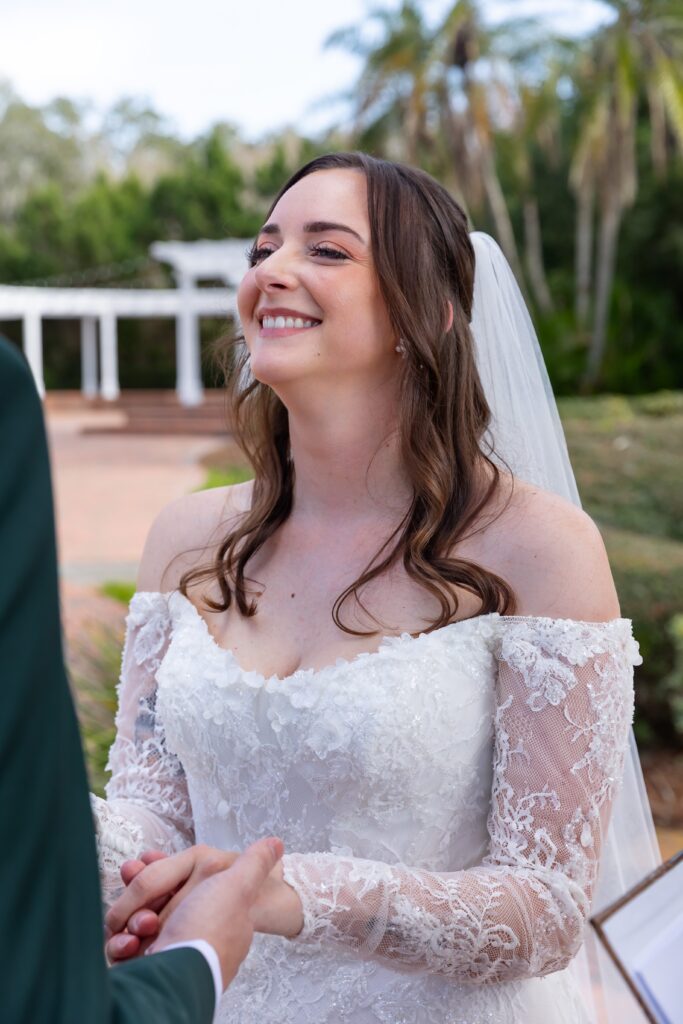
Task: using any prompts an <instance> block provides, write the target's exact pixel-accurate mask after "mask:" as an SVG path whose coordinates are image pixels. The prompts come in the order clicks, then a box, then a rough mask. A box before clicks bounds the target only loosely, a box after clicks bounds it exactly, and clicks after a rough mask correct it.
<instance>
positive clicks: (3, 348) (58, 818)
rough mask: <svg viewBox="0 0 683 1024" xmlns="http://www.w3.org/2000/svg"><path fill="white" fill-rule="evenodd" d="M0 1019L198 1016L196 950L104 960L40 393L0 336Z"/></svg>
mask: <svg viewBox="0 0 683 1024" xmlns="http://www.w3.org/2000/svg"><path fill="white" fill-rule="evenodd" d="M0 685H1V692H0V816H1V818H0V822H1V828H0V1005H1V1006H2V1010H0V1018H1V1019H2V1021H3V1022H4V1024H105V1022H106V1024H114V1022H116V1024H133V1022H140V1024H166V1022H168V1024H181V1022H183V1024H202V1022H204V1021H206V1022H208V1021H210V1020H211V1019H212V1017H213V1013H214V1008H215V992H214V985H213V979H212V976H211V970H210V968H209V966H208V964H207V962H206V960H205V959H204V958H203V957H202V955H201V953H199V952H197V951H196V950H194V949H179V950H173V951H171V952H168V953H160V954H158V955H156V956H150V957H145V958H144V959H141V960H138V961H135V962H133V963H130V964H126V965H123V966H121V967H117V968H115V969H113V970H112V971H108V970H107V968H106V966H105V963H104V957H103V934H102V918H101V910H100V894H99V883H98V876H97V863H96V856H95V844H94V835H93V824H92V817H91V814H90V807H89V802H88V795H87V785H86V776H85V769H84V764H83V757H82V753H81V746H80V739H79V733H78V727H77V723H76V717H75V714H74V708H73V704H72V701H71V696H70V694H69V689H68V684H67V680H66V674H65V670H64V667H63V659H62V644H61V632H60V621H59V600H58V590H57V571H56V558H55V539H54V525H53V516H52V494H51V487H50V473H49V464H48V456H47V446H46V441H45V432H44V426H43V418H42V410H41V407H40V400H39V399H38V396H37V394H36V390H35V386H34V384H33V380H32V378H31V375H30V373H29V371H28V369H27V367H26V365H25V363H24V361H23V359H22V357H21V355H20V354H19V352H18V351H17V350H15V349H13V348H12V347H10V346H8V345H7V344H6V343H4V342H2V341H0Z"/></svg>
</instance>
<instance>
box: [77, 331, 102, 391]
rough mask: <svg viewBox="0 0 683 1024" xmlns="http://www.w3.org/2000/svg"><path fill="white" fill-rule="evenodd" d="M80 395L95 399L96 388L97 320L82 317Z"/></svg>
mask: <svg viewBox="0 0 683 1024" xmlns="http://www.w3.org/2000/svg"><path fill="white" fill-rule="evenodd" d="M81 393H82V395H83V397H84V398H96V397H97V393H98V388H97V320H96V319H95V317H94V316H84V317H83V319H82V320H81Z"/></svg>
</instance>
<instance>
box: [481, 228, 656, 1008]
mask: <svg viewBox="0 0 683 1024" xmlns="http://www.w3.org/2000/svg"><path fill="white" fill-rule="evenodd" d="M470 238H471V240H472V244H473V246H474V251H475V260H476V263H475V279H474V306H473V313H472V323H471V327H472V333H473V336H474V341H475V352H476V359H477V365H478V368H479V374H480V377H481V380H482V384H483V387H484V391H485V394H486V398H487V400H488V403H489V406H490V408H491V413H492V419H491V426H490V429H489V431H488V432H487V436H486V437H485V438H484V444H483V446H484V449H485V450H486V452H487V454H489V453H492V458H493V459H494V460H496V461H499V462H500V463H501V464H502V465H504V466H506V467H507V468H508V469H509V470H511V471H512V473H513V474H514V476H516V477H519V478H520V479H521V480H525V481H527V482H529V483H533V484H537V485H538V486H539V487H542V488H544V489H545V490H548V491H552V492H554V493H556V494H559V495H561V496H562V497H564V498H566V499H567V500H569V501H572V502H573V503H574V504H576V505H579V506H580V505H581V499H580V496H579V492H578V488H577V486H576V481H575V479H574V472H573V470H572V466H571V462H570V459H569V454H568V451H567V444H566V441H565V437H564V432H563V430H562V424H561V422H560V417H559V414H558V411H557V405H556V403H555V398H554V395H553V391H552V387H551V384H550V379H549V377H548V373H547V370H546V367H545V363H544V360H543V354H542V352H541V348H540V345H539V343H538V339H537V337H536V332H535V330H534V327H533V324H532V322H531V318H530V316H529V313H528V310H527V308H526V304H525V302H524V299H523V297H522V294H521V292H520V290H519V287H518V285H517V282H516V280H515V278H514V275H513V273H512V270H511V269H510V267H509V265H508V263H507V261H506V259H505V257H504V256H503V253H502V252H501V250H500V248H499V247H498V245H497V244H496V242H494V240H493V239H492V238H490V237H489V236H488V235H486V234H483V233H481V232H473V233H472V234H471V235H470ZM660 859H661V858H660V854H659V847H658V844H657V838H656V835H655V830H654V824H653V821H652V814H651V811H650V805H649V803H648V800H647V795H646V792H645V786H644V783H643V775H642V771H641V767H640V760H639V757H638V751H637V748H636V743H635V739H634V736H633V731H632V730H631V736H630V741H629V748H628V751H627V754H626V760H625V769H624V779H623V783H622V787H621V790H620V792H619V795H618V796H617V798H616V800H615V803H614V808H613V813H612V820H611V823H610V826H609V830H608V835H607V840H606V843H605V845H604V847H603V851H602V857H601V866H600V874H599V878H598V885H597V889H596V895H595V899H594V903H593V910H594V912H595V911H597V910H600V909H602V908H603V907H605V906H607V905H608V904H609V903H611V902H612V901H613V900H615V899H616V898H617V897H618V896H620V895H622V893H624V892H625V891H626V890H627V889H629V888H630V887H631V886H633V885H635V883H636V882H638V881H640V880H641V879H642V878H643V877H644V876H645V875H646V874H648V872H650V871H651V870H652V869H653V868H654V867H656V866H657V864H659V862H660ZM570 969H571V970H573V971H574V972H575V973H576V975H577V977H578V979H579V981H580V983H581V987H582V992H583V995H584V1000H585V1001H586V1004H587V1008H588V1011H589V1014H590V1015H591V1018H592V1020H593V1021H594V1022H595V1024H603V1022H608V1024H617V1022H618V1024H631V1022H633V1024H636V1022H640V1021H641V1020H642V1016H641V1011H640V1010H639V1008H638V1007H637V1005H636V1003H635V1000H633V999H632V997H631V996H630V994H629V993H628V991H627V990H626V986H625V984H624V983H623V981H622V980H621V978H620V976H619V975H618V974H617V972H616V969H615V968H614V967H613V966H612V964H611V961H609V959H608V957H607V955H606V954H605V953H604V952H603V951H602V949H601V948H599V947H598V943H597V940H596V939H595V936H594V935H593V934H592V932H591V931H590V930H589V929H588V928H587V934H586V942H585V944H584V947H583V950H582V953H580V954H579V956H578V957H577V958H576V961H575V962H574V964H573V965H572V967H571V968H570Z"/></svg>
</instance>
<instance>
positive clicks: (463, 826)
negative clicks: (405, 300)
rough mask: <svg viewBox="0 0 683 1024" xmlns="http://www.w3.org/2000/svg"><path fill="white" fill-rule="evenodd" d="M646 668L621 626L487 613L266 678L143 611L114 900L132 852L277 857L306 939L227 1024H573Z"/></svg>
mask: <svg viewBox="0 0 683 1024" xmlns="http://www.w3.org/2000/svg"><path fill="white" fill-rule="evenodd" d="M638 661H639V657H638V652H637V645H636V644H635V642H634V641H633V639H632V636H631V630H630V623H629V622H628V621H627V620H623V619H618V620H614V621H612V622H608V623H581V622H574V621H572V620H563V619H549V618H522V617H505V616H499V615H497V614H492V615H484V616H480V617H477V618H473V619H468V620H465V621H461V622H455V623H452V624H451V625H448V626H445V627H443V628H441V629H438V630H435V631H434V632H432V633H430V634H424V635H421V636H420V637H417V638H414V637H411V636H410V635H408V634H406V635H403V636H400V637H390V638H385V639H384V641H383V642H382V644H381V646H380V648H379V649H378V650H377V651H376V652H373V653H371V654H361V655H359V656H357V657H356V658H354V659H353V660H351V661H341V660H340V661H338V662H337V663H336V664H334V665H331V666H328V667H327V668H325V669H322V670H309V669H303V670H299V671H297V672H295V673H293V674H292V675H291V676H288V677H286V678H283V679H280V678H277V677H275V676H273V677H270V678H265V677H264V676H262V675H260V674H259V673H257V672H249V671H244V670H243V669H242V668H241V667H240V665H239V664H238V663H237V661H236V659H235V657H234V655H233V654H232V653H231V652H230V651H227V650H224V649H223V648H221V647H219V646H218V645H217V644H216V643H215V641H214V640H213V639H212V637H211V636H210V634H209V633H208V630H207V627H206V625H205V623H204V621H203V619H202V618H201V617H200V616H199V614H198V612H197V611H196V609H195V608H194V606H193V605H192V604H191V603H190V602H189V601H188V600H187V599H186V598H184V597H183V596H182V595H181V594H179V593H174V594H171V595H162V594H138V595H136V596H135V598H134V599H133V602H132V604H131V609H130V615H129V619H128V635H127V642H126V650H125V653H124V662H123V671H122V682H121V687H120V695H119V697H120V705H119V714H118V720H117V724H118V733H117V738H116V741H115V743H114V746H113V748H112V751H111V756H110V762H111V768H112V772H113V775H112V780H111V782H110V784H109V787H108V800H107V802H104V801H96V802H95V803H96V811H97V815H98V819H99V842H100V852H101V858H102V864H103V872H104V878H105V882H106V883H108V885H109V888H110V889H111V888H113V887H115V886H116V885H117V883H118V880H117V878H116V868H117V865H118V863H120V861H121V860H123V859H125V858H126V857H128V856H131V855H133V854H135V853H137V852H139V850H140V849H141V848H150V847H157V848H161V849H164V850H166V851H168V852H171V851H173V850H175V849H179V848H181V847H182V846H184V845H187V844H188V843H190V842H193V841H197V842H204V843H208V844H210V845H214V846H219V847H222V848H227V849H241V848H243V847H244V846H245V845H246V844H248V843H249V842H251V841H252V840H254V839H256V838H258V837H259V836H261V835H264V834H276V835H279V836H281V837H282V839H283V840H284V842H285V846H286V850H287V854H286V856H285V877H286V879H287V881H288V882H289V883H290V884H291V885H292V886H293V887H294V888H295V889H296V891H297V892H298V894H299V895H300V897H301V900H302V904H303V907H304V918H305V924H304V929H303V932H302V934H301V935H300V936H299V937H298V938H297V939H296V940H284V939H280V938H277V937H271V936H257V938H256V940H255V942H254V945H253V947H252V951H251V953H250V954H249V957H248V959H247V961H246V962H245V964H244V965H243V967H242V969H241V970H240V973H239V976H238V978H237V980H236V982H235V983H234V984H233V986H232V987H231V988H230V990H229V991H228V993H226V995H225V996H224V999H223V1003H222V1006H221V1011H220V1016H219V1020H221V1021H225V1022H227V1021H235V1022H237V1021H239V1022H240V1024H251V1022H252V1021H253V1022H258V1024H271V1022H272V1024H275V1022H276V1021H277V1022H278V1024H314V1022H315V1024H323V1022H328V1021H329V1022H333V1021H335V1022H336V1021H349V1022H353V1024H366V1022H367V1024H378V1022H382V1024H399V1022H401V1021H404V1020H405V1021H411V1022H416V1024H420V1022H425V1024H426V1022H440V1024H441V1022H444V1024H445V1022H448V1024H458V1022H462V1024H465V1022H478V1021H486V1020H491V1021H496V1022H498V1024H512V1022H513V1021H518V1020H522V1019H524V1020H525V1021H531V1022H533V1024H536V1021H538V1022H539V1024H540V1021H543V1022H544V1024H546V1022H552V1024H560V1022H562V1024H564V1022H565V1021H566V1022H569V1021H571V1022H572V1024H575V1022H577V1021H581V1020H583V1019H584V1017H583V1016H582V1010H581V1008H580V1005H579V999H578V995H577V994H576V992H575V990H574V988H573V986H572V984H571V979H570V978H569V977H568V972H567V971H565V970H564V968H565V967H566V966H567V965H568V964H569V962H570V961H571V959H572V957H573V955H574V954H575V953H576V951H577V949H578V948H579V946H580V944H581V941H582V935H583V928H584V925H585V921H586V918H587V914H588V911H589V907H590V899H591V895H592V891H593V888H594V884H595V878H596V873H597V868H598V860H599V854H600V849H601V844H602V841H603V838H604V833H605V829H606V827H607V822H608V818H609V811H610V806H611V803H612V800H613V797H614V794H615V790H616V787H617V786H618V782H619V778H620V775H621V770H622V763H623V756H624V750H625V747H626V742H627V735H628V728H629V725H630V722H631V718H632V706H633V691H632V666H633V664H635V663H637V662H638ZM544 975H552V977H551V978H547V979H545V980H544V981H540V979H541V977H542V976H544ZM549 1000H550V1004H551V1008H549Z"/></svg>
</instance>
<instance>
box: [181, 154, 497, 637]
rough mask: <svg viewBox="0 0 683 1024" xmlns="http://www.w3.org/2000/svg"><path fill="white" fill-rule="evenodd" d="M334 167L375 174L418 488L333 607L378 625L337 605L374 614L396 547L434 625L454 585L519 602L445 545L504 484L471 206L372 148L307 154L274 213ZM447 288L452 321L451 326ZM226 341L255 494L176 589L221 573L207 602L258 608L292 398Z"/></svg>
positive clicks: (452, 597)
mask: <svg viewBox="0 0 683 1024" xmlns="http://www.w3.org/2000/svg"><path fill="white" fill-rule="evenodd" d="M336 169H342V170H355V171H360V172H361V173H362V174H364V175H365V178H366V182H367V195H368V216H369V219H370V237H371V249H372V256H373V260H374V267H375V272H376V274H377V279H378V282H379V286H380V289H381V294H382V296H383V298H384V301H385V303H386V306H387V309H388V311H389V315H390V319H391V322H392V324H393V327H394V329H395V331H396V335H397V336H398V337H400V338H401V339H402V342H403V345H404V347H405V358H404V359H401V360H400V363H401V374H402V376H401V381H400V406H399V408H400V413H399V418H400V421H399V423H398V431H399V436H400V449H401V455H402V459H403V463H404V466H405V470H406V472H407V475H408V478H409V479H410V481H411V483H412V487H413V500H412V503H411V505H410V507H409V508H408V510H407V512H406V514H405V516H404V518H403V520H402V521H401V523H400V524H399V526H398V527H397V528H396V530H395V531H394V532H393V533H392V534H391V536H390V537H389V538H388V539H387V540H386V542H385V543H384V545H383V546H382V548H381V549H380V550H379V551H378V552H377V554H376V555H375V556H374V557H373V558H372V559H371V561H370V562H369V563H368V565H367V567H366V569H365V570H364V571H363V573H362V574H361V575H360V576H359V578H358V579H357V580H355V581H354V582H353V583H352V584H351V585H350V586H349V587H347V588H346V590H344V591H343V593H341V594H340V595H339V597H338V598H337V599H336V601H335V603H334V607H333V609H332V617H333V619H334V622H335V623H336V625H337V626H338V627H339V628H340V629H341V630H343V631H344V632H346V633H351V634H353V635H355V636H373V635H375V634H376V633H377V632H378V630H370V631H360V630H355V629H351V628H350V627H349V626H345V625H344V624H343V622H342V621H341V618H340V612H341V609H342V605H343V604H344V603H345V601H346V600H347V599H348V598H349V597H351V596H352V595H353V596H354V598H355V600H356V601H357V603H358V604H359V606H360V607H361V608H362V609H363V610H364V611H365V612H366V613H367V614H368V615H370V617H371V618H372V619H373V620H374V622H376V623H377V622H378V620H377V618H376V617H375V616H374V615H372V613H371V612H369V610H368V609H367V608H366V607H365V605H364V604H363V601H362V599H361V596H360V591H361V589H362V588H363V587H364V586H365V585H366V584H367V583H368V582H369V581H370V580H372V579H375V578H376V577H378V576H379V575H381V573H383V572H385V571H387V570H388V569H389V568H390V567H391V566H392V565H393V564H395V563H396V562H397V561H398V559H401V560H402V562H403V566H404V568H405V571H406V573H407V574H408V576H410V577H411V579H413V580H415V582H416V583H419V584H420V586H422V587H424V588H425V590H427V591H428V592H429V593H430V594H432V595H433V596H434V597H435V598H436V599H437V600H438V602H439V605H440V608H441V611H440V614H439V615H438V616H437V617H436V618H435V619H434V621H433V622H432V623H431V624H430V626H429V628H428V630H426V631H427V632H429V631H431V630H434V629H438V628H440V627H441V626H444V625H446V624H448V623H449V622H451V621H453V619H455V618H456V617H457V612H458V606H459V602H458V597H457V593H456V588H461V589H463V590H465V591H468V592H469V593H471V594H473V595H475V596H477V597H478V598H479V599H480V602H481V606H480V608H479V610H478V614H486V613H488V612H494V611H498V612H501V613H502V614H512V613H514V609H515V598H514V593H513V591H512V589H511V588H510V586H509V584H508V583H506V581H505V580H504V579H502V578H501V577H500V576H497V575H496V574H495V573H493V572H490V571H488V570H486V569H483V568H482V567H481V566H479V565H477V564H475V563H473V562H471V561H468V560H466V559H463V558H457V557H453V556H452V555H451V554H450V552H452V550H453V549H454V547H455V545H456V544H457V543H458V542H459V541H462V540H464V539H465V538H466V537H468V536H472V535H473V534H474V533H476V532H479V530H481V529H482V528H483V526H482V524H481V523H478V521H479V517H480V516H481V515H482V513H483V512H484V511H485V509H486V507H487V506H488V504H489V502H491V500H492V499H493V498H494V497H495V496H496V494H497V493H498V492H499V490H500V472H499V470H498V467H497V466H496V464H495V463H494V462H493V461H492V459H491V455H492V454H493V452H492V450H491V449H490V448H487V446H486V442H485V437H486V430H487V427H488V425H489V421H490V416H491V414H490V411H489V407H488V405H487V402H486V398H485V396H484V392H483V389H482V385H481V381H480V379H479V374H478V372H477V368H476V364H475V359H474V351H473V340H472V334H471V332H470V326H469V324H470V320H471V318H472V299H473V290H474V250H473V248H472V243H471V241H470V237H469V229H468V224H467V217H466V215H465V213H464V212H463V210H462V209H461V208H460V206H459V205H458V204H457V203H456V202H455V200H454V199H453V198H452V197H451V196H450V195H449V193H448V192H447V191H446V190H445V189H444V188H443V187H442V186H441V185H439V183H438V182H436V181H435V180H434V179H433V178H432V177H430V176H429V175H428V174H426V173H424V172H423V171H420V170H417V169H416V168H413V167H407V166H404V165H402V164H397V163H391V162H389V161H387V160H379V159H376V158H375V157H371V156H368V155H367V154H365V153H331V154H328V155H326V156H321V157H317V158H316V159H314V160H311V161H310V163H307V164H306V165H305V166H304V167H302V168H301V169H300V170H298V171H297V172H296V173H295V174H294V175H293V176H292V177H291V178H290V179H289V181H288V182H287V183H286V184H285V185H283V187H282V189H281V190H280V192H279V193H278V195H277V197H276V199H275V200H274V202H273V204H272V206H271V208H270V211H269V216H270V213H272V211H273V209H274V208H275V206H276V205H277V203H278V202H279V200H280V198H281V197H282V196H283V195H284V194H285V192H287V190H288V189H290V188H291V187H292V186H293V185H295V184H296V182H298V181H301V179H302V178H305V177H306V176H307V175H309V174H314V173H315V172H316V171H324V170H336ZM448 301H450V302H451V304H452V306H453V322H452V324H451V326H450V327H449V328H448V329H447V330H446V329H445V323H446V318H447V302H448ZM227 354H228V355H230V356H231V357H230V358H229V359H227V360H226V364H227V365H228V367H229V369H228V373H227V399H228V404H229V407H230V408H231V410H232V414H233V423H234V431H235V437H236V440H237V441H238V443H239V444H240V447H241V448H242V450H243V451H244V453H245V454H246V456H247V458H248V459H249V461H250V462H251V465H252V467H253V469H254V473H255V479H254V484H253V495H252V502H251V508H250V509H249V511H248V512H246V513H244V514H243V515H242V516H241V517H240V518H239V521H238V522H237V523H236V524H235V525H234V526H233V528H232V529H231V530H230V532H229V533H228V534H227V536H226V537H225V538H224V540H223V541H222V543H221V544H220V545H219V547H218V549H217V552H216V555H215V558H214V560H213V561H212V562H211V564H209V565H205V566H202V567H197V568H194V569H192V570H190V571H188V572H186V573H185V574H184V575H183V577H182V578H181V581H180V591H181V592H182V593H183V594H187V590H188V588H189V587H190V586H192V585H195V584H198V583H206V582H208V581H211V582H212V583H214V582H215V583H217V584H218V587H219V590H220V594H221V598H220V599H219V600H214V599H213V598H209V597H207V596H204V597H203V601H204V602H205V604H206V606H207V608H209V609H210V610H212V611H217V612H223V611H227V609H228V608H229V607H230V605H231V604H232V601H233V599H234V600H235V602H236V605H237V608H238V609H239V611H240V613H241V614H242V615H246V616H251V615H255V614H256V612H257V609H258V601H257V597H256V596H254V592H253V589H252V590H250V588H249V587H248V585H247V584H253V583H255V582H256V581H253V580H250V579H249V578H248V577H247V576H246V574H245V570H246V568H247V565H248V563H249V560H250V559H251V557H252V556H253V555H254V554H255V553H256V552H257V551H258V550H259V549H260V548H261V547H262V546H263V544H264V543H265V542H266V541H267V540H268V539H269V538H270V537H271V536H272V535H273V534H274V533H275V531H276V530H277V529H278V528H279V527H280V526H281V525H282V524H283V523H284V522H285V521H286V519H287V518H288V516H289V515H290V512H291V510H292V502H293V495H294V481H295V467H294V463H293V461H292V458H291V451H290V439H289V418H288V413H287V409H286V407H285V405H284V404H283V402H282V401H281V400H280V399H279V398H278V396H277V395H276V394H275V393H274V391H272V390H271V388H269V387H268V386H267V385H265V384H262V383H261V382H259V381H257V380H255V379H254V378H253V377H252V376H251V373H250V370H249V355H248V352H247V349H246V345H245V343H244V336H243V335H242V334H238V335H236V336H235V337H233V338H232V339H231V342H230V345H229V349H228V353H227ZM486 465H488V467H489V468H490V470H491V473H490V474H489V477H490V478H489V480H488V484H487V486H486V487H485V488H484V491H483V493H482V488H481V480H482V478H483V476H484V474H482V473H481V470H482V469H483V468H485V466H486ZM508 502H509V499H508ZM498 514H500V513H498ZM494 518H497V516H494ZM491 521H492V520H491V519H490V518H489V519H488V520H487V521H486V525H488V523H489V522H491ZM477 524H478V525H477ZM475 525H476V526H477V528H476V529H472V528H473V527H474V526H475ZM468 531H469V532H468Z"/></svg>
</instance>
